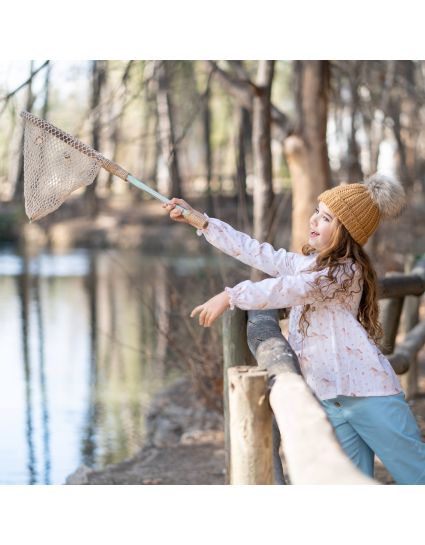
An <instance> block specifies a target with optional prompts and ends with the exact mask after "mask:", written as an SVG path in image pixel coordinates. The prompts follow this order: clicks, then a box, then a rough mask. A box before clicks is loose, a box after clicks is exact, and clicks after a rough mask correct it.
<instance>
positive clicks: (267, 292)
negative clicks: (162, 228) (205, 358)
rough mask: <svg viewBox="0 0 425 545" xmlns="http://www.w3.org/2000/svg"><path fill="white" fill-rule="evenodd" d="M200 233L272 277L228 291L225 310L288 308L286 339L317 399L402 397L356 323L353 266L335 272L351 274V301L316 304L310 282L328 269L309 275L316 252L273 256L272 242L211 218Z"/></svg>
mask: <svg viewBox="0 0 425 545" xmlns="http://www.w3.org/2000/svg"><path fill="white" fill-rule="evenodd" d="M197 233H198V235H201V234H203V235H204V236H205V238H206V239H207V240H208V242H210V243H211V244H212V245H213V246H215V247H216V248H218V249H220V250H221V251H223V252H224V253H226V254H228V255H230V256H232V257H235V258H236V259H238V260H239V261H242V263H245V264H246V265H249V266H251V267H255V268H256V269H259V270H261V271H264V272H265V273H267V274H268V275H270V276H272V277H273V278H268V279H266V280H262V281H260V282H251V281H250V280H246V281H244V282H241V283H239V284H237V285H236V286H234V287H233V288H229V287H226V288H225V290H226V292H227V294H228V295H229V299H230V308H234V307H238V308H241V309H245V310H253V309H278V308H286V307H291V312H290V317H289V336H288V341H289V343H290V345H291V347H292V349H293V350H294V352H295V353H296V355H297V357H298V359H299V362H300V367H301V371H302V374H303V376H304V379H305V380H306V382H307V384H308V385H309V386H310V388H311V389H312V390H313V392H314V393H315V394H316V395H317V397H318V398H319V399H322V400H324V399H331V398H334V397H336V396H338V395H344V396H382V395H392V394H398V393H400V392H402V391H403V390H402V388H401V386H400V382H399V380H398V378H397V375H396V373H395V372H394V370H393V368H392V367H391V364H390V362H389V361H388V360H387V358H385V357H384V355H383V354H382V353H381V351H380V350H379V348H378V347H377V346H376V345H375V343H373V341H371V340H370V339H369V337H368V335H367V333H366V330H365V329H364V327H363V326H362V325H361V324H360V322H359V321H358V320H357V311H358V307H359V304H360V300H361V295H362V280H361V275H360V272H359V269H358V267H357V266H356V265H355V264H353V262H352V260H350V261H347V262H346V263H344V264H342V265H341V268H340V271H339V272H338V273H337V278H338V280H339V281H340V282H342V281H343V280H344V279H346V278H349V277H351V275H352V274H353V272H352V270H353V269H354V282H353V284H352V286H351V289H352V291H351V292H350V294H349V296H347V295H346V294H340V293H337V294H336V296H335V298H334V299H331V300H325V301H323V300H321V299H323V298H320V297H319V298H317V295H318V291H317V287H316V286H315V285H314V284H313V282H314V280H315V279H316V278H318V277H319V276H322V275H323V274H326V270H325V271H320V272H307V271H306V269H308V268H310V267H311V266H312V265H313V264H314V260H315V255H314V254H313V255H309V256H304V255H301V254H297V253H293V252H287V251H286V250H284V249H283V248H282V249H280V250H275V249H274V248H273V247H272V246H271V245H270V244H268V243H262V244H261V243H259V242H258V241H257V240H254V239H252V238H251V237H249V236H248V235H246V234H244V233H241V232H239V231H236V230H235V229H233V227H231V226H230V225H228V224H227V223H224V222H222V221H220V220H218V219H214V218H209V224H208V226H207V227H206V228H205V229H202V230H198V231H197ZM348 275H349V276H348ZM321 287H322V289H324V290H325V291H324V292H325V293H326V294H331V293H332V291H334V290H335V289H336V288H337V286H335V284H334V285H333V286H331V287H327V282H325V281H324V280H323V279H321ZM306 304H310V305H311V307H310V310H309V311H308V313H307V316H306V317H307V319H308V321H309V322H310V326H309V328H308V330H307V336H305V337H303V335H302V334H301V333H300V330H299V329H298V322H299V318H300V315H301V312H302V310H303V306H304V305H306Z"/></svg>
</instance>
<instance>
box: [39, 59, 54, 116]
mask: <svg viewBox="0 0 425 545" xmlns="http://www.w3.org/2000/svg"><path fill="white" fill-rule="evenodd" d="M51 71H52V65H51V64H50V61H48V64H47V65H46V74H45V78H44V102H43V109H42V111H41V117H42V118H43V119H47V115H48V113H49V106H50V103H49V98H50V96H49V93H50V73H51Z"/></svg>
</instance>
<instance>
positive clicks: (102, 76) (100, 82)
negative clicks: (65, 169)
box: [86, 60, 107, 216]
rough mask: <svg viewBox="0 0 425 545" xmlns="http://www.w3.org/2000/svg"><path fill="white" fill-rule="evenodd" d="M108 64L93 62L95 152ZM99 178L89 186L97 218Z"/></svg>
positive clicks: (92, 212)
mask: <svg viewBox="0 0 425 545" xmlns="http://www.w3.org/2000/svg"><path fill="white" fill-rule="evenodd" d="M106 63H107V61H102V60H100V61H92V64H91V77H92V91H91V99H90V115H91V117H92V132H91V145H92V147H93V148H94V149H95V150H97V151H98V150H99V147H100V131H101V120H102V116H101V114H102V112H101V107H100V102H101V96H102V89H103V86H104V84H105V82H106ZM96 185H97V177H96V178H95V180H94V181H93V183H92V184H90V185H89V186H87V189H86V195H87V204H88V210H89V213H90V215H92V216H96V215H97V214H98V212H99V202H98V198H97V195H96Z"/></svg>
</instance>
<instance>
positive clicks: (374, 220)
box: [318, 173, 406, 246]
mask: <svg viewBox="0 0 425 545" xmlns="http://www.w3.org/2000/svg"><path fill="white" fill-rule="evenodd" d="M318 200H319V201H322V202H323V203H324V204H326V206H327V207H328V208H329V210H331V211H332V212H333V214H335V216H336V217H337V218H338V219H339V220H340V222H341V223H342V224H343V225H344V227H345V228H346V229H347V231H348V232H349V233H350V235H351V236H352V237H353V239H354V240H355V241H356V242H358V244H360V245H361V246H363V244H366V242H367V240H368V238H369V237H370V236H371V235H372V233H373V232H374V231H375V229H376V228H377V227H378V225H379V222H380V221H381V219H387V218H394V217H397V216H398V215H399V214H400V213H401V212H402V210H403V208H404V206H405V203H406V200H405V193H404V189H403V187H402V185H401V184H400V182H398V181H397V180H394V179H393V178H390V177H389V176H384V175H383V174H378V173H377V174H374V175H373V176H370V177H369V178H366V180H364V182H363V183H355V184H347V185H340V186H338V187H334V188H333V189H328V190H327V191H324V192H323V193H321V194H320V195H319V197H318Z"/></svg>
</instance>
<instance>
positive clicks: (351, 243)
mask: <svg viewBox="0 0 425 545" xmlns="http://www.w3.org/2000/svg"><path fill="white" fill-rule="evenodd" d="M335 221H336V222H337V223H336V226H335V229H334V232H333V233H332V236H331V239H330V241H329V244H328V245H327V246H326V247H325V248H322V249H321V250H320V252H319V253H318V256H317V258H316V261H315V264H314V266H313V267H312V268H310V269H309V271H311V272H313V271H321V270H324V269H327V268H329V270H328V272H327V273H325V274H323V275H320V276H319V277H318V278H316V280H315V284H316V285H317V288H318V293H319V294H320V295H321V298H320V299H319V300H321V301H326V300H331V299H334V298H335V297H336V296H338V295H339V294H342V295H347V296H348V295H349V294H350V293H358V291H359V290H357V291H356V290H355V287H353V283H354V274H355V264H357V266H358V267H360V273H361V279H362V281H363V292H362V297H361V300H360V305H359V309H358V313H357V320H358V321H359V322H360V323H361V325H362V326H363V327H364V328H365V330H366V332H367V334H368V336H369V338H370V339H371V340H372V341H373V342H374V343H375V344H377V345H378V344H379V341H380V340H381V339H382V336H383V330H382V326H381V324H380V323H379V309H378V296H377V276H376V272H375V270H374V268H373V266H372V263H371V261H370V259H369V257H368V255H367V254H366V252H365V251H364V250H363V248H362V246H360V244H358V243H357V242H356V241H355V240H354V239H353V238H352V236H351V235H350V233H349V232H348V231H347V229H346V228H345V227H344V225H343V224H342V223H341V222H340V221H338V220H337V219H336V218H335ZM314 252H317V250H316V248H314V247H313V246H311V245H310V244H306V245H304V246H303V248H302V253H303V254H304V255H310V254H312V253H314ZM347 259H351V260H352V264H351V267H350V268H351V271H352V275H350V274H348V275H346V278H345V279H344V280H343V281H342V282H341V280H339V281H338V280H337V277H336V274H337V271H338V269H339V268H340V267H341V264H342V263H343V262H344V261H346V260H347ZM324 281H325V282H324ZM334 284H340V285H339V286H338V287H337V288H336V289H334V290H331V295H327V294H326V293H325V291H327V289H328V288H329V287H331V286H332V285H334ZM324 288H325V289H324ZM359 289H362V286H361V283H360V285H359ZM310 308H311V305H310V304H308V305H304V308H303V310H302V313H301V316H300V321H299V329H300V332H301V333H302V335H303V337H304V336H306V335H307V332H308V327H309V325H310V322H309V320H308V314H309V310H310Z"/></svg>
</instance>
